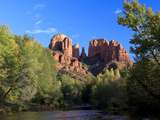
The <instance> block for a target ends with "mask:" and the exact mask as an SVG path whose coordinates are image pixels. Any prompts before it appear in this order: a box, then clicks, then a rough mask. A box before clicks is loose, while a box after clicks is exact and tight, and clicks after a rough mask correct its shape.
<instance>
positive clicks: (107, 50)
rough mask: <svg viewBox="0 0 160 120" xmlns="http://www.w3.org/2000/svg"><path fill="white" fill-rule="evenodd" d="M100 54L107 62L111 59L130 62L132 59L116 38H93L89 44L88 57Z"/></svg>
mask: <svg viewBox="0 0 160 120" xmlns="http://www.w3.org/2000/svg"><path fill="white" fill-rule="evenodd" d="M97 55H99V56H100V59H101V60H103V61H104V62H105V63H106V64H107V63H109V62H111V61H117V62H125V63H128V64H130V62H131V60H130V59H129V55H128V53H127V52H126V50H125V49H124V48H123V47H122V45H121V44H120V43H118V42H117V41H115V40H111V41H107V40H104V39H96V40H92V41H91V42H90V44H89V49H88V57H95V56H97Z"/></svg>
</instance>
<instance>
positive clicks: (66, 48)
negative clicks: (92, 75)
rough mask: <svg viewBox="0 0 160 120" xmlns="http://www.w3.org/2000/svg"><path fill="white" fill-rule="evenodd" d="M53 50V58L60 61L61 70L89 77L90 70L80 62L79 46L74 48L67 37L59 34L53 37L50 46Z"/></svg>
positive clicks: (58, 65) (58, 66) (59, 67)
mask: <svg viewBox="0 0 160 120" xmlns="http://www.w3.org/2000/svg"><path fill="white" fill-rule="evenodd" d="M49 48H50V49H51V50H53V57H54V59H55V60H56V61H58V64H57V68H58V69H59V70H63V71H67V72H72V73H77V74H80V75H87V74H88V70H87V68H86V67H84V66H83V65H82V63H81V62H80V61H79V59H78V58H79V45H75V46H72V40H71V38H69V37H68V36H66V35H63V34H57V35H55V36H53V38H52V39H51V42H50V44H49Z"/></svg>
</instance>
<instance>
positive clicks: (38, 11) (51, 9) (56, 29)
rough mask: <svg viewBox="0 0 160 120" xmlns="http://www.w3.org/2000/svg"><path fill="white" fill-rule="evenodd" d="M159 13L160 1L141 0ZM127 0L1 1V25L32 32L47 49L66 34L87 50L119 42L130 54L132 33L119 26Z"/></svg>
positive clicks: (21, 31) (18, 30) (17, 30)
mask: <svg viewBox="0 0 160 120" xmlns="http://www.w3.org/2000/svg"><path fill="white" fill-rule="evenodd" d="M140 2H141V3H144V4H145V5H146V6H151V7H152V8H153V9H154V10H155V11H158V10H160V0H140ZM122 6H123V0H0V24H6V25H8V26H9V27H10V28H11V30H12V32H14V33H16V34H20V35H22V34H25V33H28V34H30V35H31V36H33V37H34V38H36V39H37V40H38V41H39V42H40V43H41V44H42V45H44V46H45V47H47V46H48V44H49V41H50V39H51V37H52V36H53V35H54V34H56V33H64V34H67V35H68V36H70V37H71V38H72V41H73V43H79V44H80V46H81V47H82V46H84V47H85V48H86V50H87V47H88V44H89V41H90V40H92V39H94V38H105V39H108V40H111V39H115V40H117V41H119V42H120V43H121V44H122V45H123V46H124V47H125V48H126V49H127V51H129V47H130V44H129V39H130V38H131V37H132V32H131V31H130V30H128V29H127V28H124V27H122V26H119V25H118V24H117V16H118V13H120V12H121V10H122Z"/></svg>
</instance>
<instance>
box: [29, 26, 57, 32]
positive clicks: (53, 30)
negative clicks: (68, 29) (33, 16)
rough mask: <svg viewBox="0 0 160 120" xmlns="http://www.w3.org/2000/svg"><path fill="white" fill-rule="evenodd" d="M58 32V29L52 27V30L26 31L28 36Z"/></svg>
mask: <svg viewBox="0 0 160 120" xmlns="http://www.w3.org/2000/svg"><path fill="white" fill-rule="evenodd" d="M56 32H57V29H56V28H53V27H50V28H47V29H34V30H27V31H26V33H27V34H40V33H43V34H53V33H56Z"/></svg>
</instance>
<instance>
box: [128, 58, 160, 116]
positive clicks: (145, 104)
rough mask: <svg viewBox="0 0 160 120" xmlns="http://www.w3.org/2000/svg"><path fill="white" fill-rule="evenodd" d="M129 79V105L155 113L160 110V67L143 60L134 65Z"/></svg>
mask: <svg viewBox="0 0 160 120" xmlns="http://www.w3.org/2000/svg"><path fill="white" fill-rule="evenodd" d="M130 72H131V73H130V77H129V78H128V80H127V93H128V98H129V106H131V107H134V108H135V109H136V111H143V112H151V113H153V112H154V113H155V112H158V111H159V110H160V87H159V86H160V67H159V66H158V65H157V64H156V63H155V62H154V61H149V60H143V61H141V62H138V63H137V64H135V65H134V66H133V68H132V69H131V71H130Z"/></svg>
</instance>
